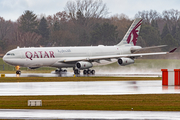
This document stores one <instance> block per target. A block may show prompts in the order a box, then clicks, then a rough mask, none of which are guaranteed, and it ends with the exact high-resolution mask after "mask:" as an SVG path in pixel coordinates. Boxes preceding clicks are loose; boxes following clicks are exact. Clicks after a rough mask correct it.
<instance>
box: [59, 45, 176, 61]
mask: <svg viewBox="0 0 180 120" xmlns="http://www.w3.org/2000/svg"><path fill="white" fill-rule="evenodd" d="M176 49H177V48H174V49H173V50H171V51H169V52H154V53H139V54H123V55H108V56H95V57H79V58H75V59H74V58H64V59H61V60H60V61H59V62H76V61H91V60H103V59H118V58H121V57H141V56H147V55H163V54H169V53H173V52H174V51H175V50H176Z"/></svg>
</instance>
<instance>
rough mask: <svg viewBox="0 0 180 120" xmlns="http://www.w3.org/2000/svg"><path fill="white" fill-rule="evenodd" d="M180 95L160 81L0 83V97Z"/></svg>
mask: <svg viewBox="0 0 180 120" xmlns="http://www.w3.org/2000/svg"><path fill="white" fill-rule="evenodd" d="M168 93H180V86H162V82H161V81H89V82H83V81H80V82H20V83H18V82H17V83H0V95H1V96H6V95H124V94H168Z"/></svg>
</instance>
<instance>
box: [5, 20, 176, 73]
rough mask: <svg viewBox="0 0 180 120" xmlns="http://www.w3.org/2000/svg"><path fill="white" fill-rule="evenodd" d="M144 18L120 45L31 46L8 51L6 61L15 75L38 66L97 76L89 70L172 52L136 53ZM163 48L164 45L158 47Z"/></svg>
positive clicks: (135, 21)
mask: <svg viewBox="0 0 180 120" xmlns="http://www.w3.org/2000/svg"><path fill="white" fill-rule="evenodd" d="M141 24H142V19H140V18H137V19H135V20H134V22H133V23H132V25H131V27H130V28H129V30H128V31H127V33H126V34H125V36H124V38H123V39H122V41H121V42H119V43H118V44H117V45H114V46H104V45H98V46H85V47H84V46H81V47H30V48H19V47H18V48H16V49H13V50H11V51H8V52H7V53H6V54H5V55H4V57H3V60H4V61H5V62H6V63H8V64H10V65H13V66H16V74H21V71H20V70H19V68H20V66H21V67H29V68H30V69H35V68H39V67H44V66H48V67H56V68H58V69H57V70H56V73H60V72H62V71H63V72H66V70H65V69H64V70H63V69H62V68H68V67H72V68H73V70H74V74H80V70H83V74H95V70H90V68H91V67H93V65H96V64H109V63H112V62H115V61H117V62H118V64H119V65H122V66H124V65H129V64H132V63H134V59H135V58H137V57H141V56H144V55H160V54H168V53H171V52H174V51H175V50H176V48H175V49H173V50H172V51H170V52H156V53H136V52H137V51H140V50H142V49H149V48H155V47H147V48H142V47H141V46H136V42H137V38H138V35H139V31H140V27H141ZM156 47H163V46H156Z"/></svg>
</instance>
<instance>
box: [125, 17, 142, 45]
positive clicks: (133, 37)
mask: <svg viewBox="0 0 180 120" xmlns="http://www.w3.org/2000/svg"><path fill="white" fill-rule="evenodd" d="M141 22H142V20H140V21H139V22H138V23H137V24H136V26H135V27H134V28H133V29H132V31H131V33H130V34H129V36H128V38H127V43H128V44H129V43H130V42H131V41H132V42H133V44H134V45H136V42H137V38H138V32H139V29H137V28H138V27H139V26H140V25H141Z"/></svg>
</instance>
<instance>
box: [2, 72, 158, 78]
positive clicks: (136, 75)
mask: <svg viewBox="0 0 180 120" xmlns="http://www.w3.org/2000/svg"><path fill="white" fill-rule="evenodd" d="M5 76H6V77H17V76H16V74H5ZM73 76H74V74H73V72H67V73H62V74H54V72H52V73H22V74H21V75H20V76H18V77H73ZM78 76H79V77H84V76H103V77H104V76H110V77H161V73H128V74H126V73H96V74H95V75H83V74H82V73H81V74H80V75H78Z"/></svg>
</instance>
